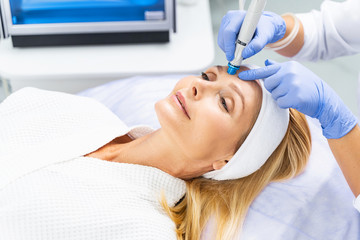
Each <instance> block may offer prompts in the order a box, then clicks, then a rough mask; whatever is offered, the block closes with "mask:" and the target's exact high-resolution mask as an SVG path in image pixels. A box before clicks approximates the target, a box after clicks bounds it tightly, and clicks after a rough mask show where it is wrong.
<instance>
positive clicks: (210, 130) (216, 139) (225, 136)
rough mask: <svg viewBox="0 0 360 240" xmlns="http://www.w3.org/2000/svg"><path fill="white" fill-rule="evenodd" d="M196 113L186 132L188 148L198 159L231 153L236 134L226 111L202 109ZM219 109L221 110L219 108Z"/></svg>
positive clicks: (234, 144)
mask: <svg viewBox="0 0 360 240" xmlns="http://www.w3.org/2000/svg"><path fill="white" fill-rule="evenodd" d="M202 110H203V111H198V112H197V114H196V117H197V118H196V121H194V122H193V124H192V128H191V131H190V132H188V141H187V143H188V148H189V149H192V151H193V153H194V157H195V156H196V158H198V159H199V158H200V159H209V158H218V157H223V156H224V155H228V154H231V153H232V152H233V150H234V147H235V146H236V143H237V141H236V139H237V137H236V136H237V134H236V133H234V128H233V127H232V126H233V121H232V120H231V118H230V117H229V116H226V114H227V113H222V112H219V111H217V110H215V111H214V110H213V109H204V108H203V109H202ZM220 111H221V110H220Z"/></svg>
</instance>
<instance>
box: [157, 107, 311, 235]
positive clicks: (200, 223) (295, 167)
mask: <svg viewBox="0 0 360 240" xmlns="http://www.w3.org/2000/svg"><path fill="white" fill-rule="evenodd" d="M259 144H260V143H259ZM310 150H311V137H310V130H309V127H308V125H307V121H306V119H305V117H304V115H303V114H301V113H299V112H298V111H296V110H294V109H290V122H289V127H288V129H287V132H286V134H285V137H284V138H283V140H282V142H281V143H280V144H279V146H278V147H277V148H276V150H275V151H274V152H273V153H272V155H271V156H270V157H269V159H268V160H267V161H266V163H265V164H264V165H263V166H262V167H261V168H260V169H259V170H258V171H256V172H255V173H253V174H251V175H249V176H247V177H244V178H241V179H235V180H225V181H215V180H211V179H206V178H202V177H199V178H195V179H192V180H187V181H186V186H187V189H186V194H185V196H184V198H183V199H182V200H181V201H180V202H179V203H178V204H177V205H176V206H174V207H170V206H168V205H167V203H166V200H165V197H164V196H163V197H162V199H161V205H162V206H163V208H164V209H165V211H166V213H167V214H168V215H169V216H170V218H171V219H172V221H173V222H174V223H175V225H176V235H177V239H178V240H196V239H200V234H201V232H202V231H203V230H204V227H205V225H206V223H207V222H208V221H209V219H210V217H211V216H213V217H214V218H215V220H216V226H217V232H216V239H217V240H220V239H221V240H227V239H229V240H230V239H234V238H235V237H236V235H237V234H238V233H239V229H241V226H242V224H243V221H244V219H245V216H246V214H247V211H248V208H249V207H250V204H251V203H252V202H253V200H254V199H255V197H256V196H257V195H258V194H259V193H260V192H261V191H262V190H263V189H264V188H265V186H266V185H268V184H269V183H270V182H274V181H283V180H286V179H289V178H292V177H294V176H296V175H297V174H299V173H301V172H302V171H303V169H304V167H305V165H306V163H307V160H308V158H309V155H310Z"/></svg>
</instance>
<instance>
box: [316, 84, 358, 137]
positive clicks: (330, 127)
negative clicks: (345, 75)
mask: <svg viewBox="0 0 360 240" xmlns="http://www.w3.org/2000/svg"><path fill="white" fill-rule="evenodd" d="M328 93H329V92H328ZM331 93H332V94H330V96H328V101H327V104H326V106H325V107H324V109H323V110H322V111H321V113H319V115H318V119H319V121H320V123H321V127H322V129H323V135H324V136H325V137H326V138H328V139H330V138H341V137H343V136H345V135H346V134H348V133H349V132H350V131H351V130H352V129H353V128H354V127H355V126H356V124H357V123H358V119H357V118H356V117H355V116H354V114H353V113H352V112H351V110H350V109H349V108H348V107H347V106H346V105H345V104H344V103H343V101H342V100H341V99H340V98H339V97H338V96H337V95H336V94H335V92H333V91H331Z"/></svg>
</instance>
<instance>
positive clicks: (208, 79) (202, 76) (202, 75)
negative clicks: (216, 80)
mask: <svg viewBox="0 0 360 240" xmlns="http://www.w3.org/2000/svg"><path fill="white" fill-rule="evenodd" d="M201 78H202V79H204V80H206V81H210V78H209V76H208V75H207V74H206V73H204V72H201Z"/></svg>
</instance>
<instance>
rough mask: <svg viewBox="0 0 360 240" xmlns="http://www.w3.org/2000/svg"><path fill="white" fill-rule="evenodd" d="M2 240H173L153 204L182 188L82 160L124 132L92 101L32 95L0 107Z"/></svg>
mask: <svg viewBox="0 0 360 240" xmlns="http://www.w3.org/2000/svg"><path fill="white" fill-rule="evenodd" d="M0 126H1V134H0V239H12V240H13V239H14V240H18V239H27V240H28V239H30V240H32V239H34V240H35V239H67V240H68V239H176V237H175V232H174V229H175V226H174V223H173V222H172V221H171V219H170V218H169V217H168V216H167V215H166V214H165V213H164V212H163V210H162V209H161V206H160V204H159V199H160V195H161V192H164V194H165V196H166V199H167V201H168V203H169V204H170V205H174V204H176V203H177V202H178V201H179V200H180V199H181V197H182V196H183V195H184V193H185V189H186V186H185V182H184V181H182V180H180V179H177V178H174V177H173V176H171V175H169V174H167V173H165V172H163V171H161V170H159V169H157V168H153V167H147V166H141V165H134V164H125V163H113V162H108V161H103V160H99V159H95V158H89V157H82V156H83V155H85V154H87V153H90V152H92V151H94V150H96V149H98V148H99V147H101V146H103V145H105V144H106V143H108V142H110V141H111V140H112V139H114V138H116V137H118V136H122V135H125V134H128V135H129V136H130V137H132V138H137V137H140V136H142V135H144V134H147V133H149V132H151V131H152V130H151V129H150V128H147V127H134V128H128V127H126V126H125V124H123V122H122V121H121V120H120V119H119V118H118V117H117V116H116V115H114V114H113V113H112V112H111V111H110V110H108V109H107V108H106V107H105V106H103V105H102V104H100V103H98V102H97V101H95V100H92V99H89V98H86V97H79V96H74V95H70V94H65V93H58V92H50V91H44V90H38V89H34V88H25V89H22V90H19V91H17V92H15V93H14V94H12V95H11V96H10V97H8V98H7V99H6V100H5V101H4V102H3V103H1V104H0Z"/></svg>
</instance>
